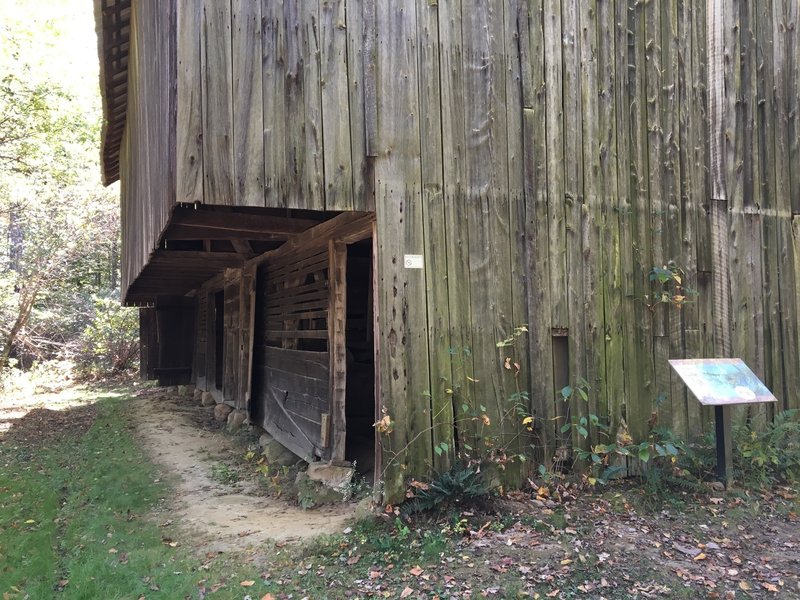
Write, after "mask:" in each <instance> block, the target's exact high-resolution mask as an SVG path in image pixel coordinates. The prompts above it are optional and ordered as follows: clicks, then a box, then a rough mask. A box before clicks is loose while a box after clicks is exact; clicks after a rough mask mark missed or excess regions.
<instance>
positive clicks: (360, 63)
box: [323, 2, 375, 210]
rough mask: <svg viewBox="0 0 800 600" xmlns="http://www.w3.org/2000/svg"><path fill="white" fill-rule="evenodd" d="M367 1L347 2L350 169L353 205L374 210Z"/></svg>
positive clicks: (359, 208)
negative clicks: (367, 93)
mask: <svg viewBox="0 0 800 600" xmlns="http://www.w3.org/2000/svg"><path fill="white" fill-rule="evenodd" d="M364 5H365V3H364V2H355V3H353V2H350V3H347V2H345V23H346V25H347V29H346V32H345V34H346V36H347V89H348V102H349V104H348V108H349V114H350V162H351V165H350V170H351V172H352V176H353V183H352V207H353V209H354V210H372V209H374V207H375V200H374V198H367V194H368V193H369V191H370V190H372V189H373V187H374V181H373V174H372V171H371V169H369V168H368V162H367V148H366V118H365V114H364V53H365V44H364V34H365V30H364V13H363V11H364ZM323 108H324V107H323Z"/></svg>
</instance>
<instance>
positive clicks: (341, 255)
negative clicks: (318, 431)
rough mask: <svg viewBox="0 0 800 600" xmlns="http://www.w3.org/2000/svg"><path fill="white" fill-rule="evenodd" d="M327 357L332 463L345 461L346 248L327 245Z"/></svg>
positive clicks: (343, 245)
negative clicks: (328, 360) (331, 418)
mask: <svg viewBox="0 0 800 600" xmlns="http://www.w3.org/2000/svg"><path fill="white" fill-rule="evenodd" d="M328 259H329V261H330V262H329V266H328V286H329V289H330V295H329V297H328V298H329V305H328V306H329V308H328V350H329V351H328V356H329V358H330V405H331V414H332V416H333V436H332V437H333V448H332V450H331V459H332V460H334V461H341V460H344V456H345V439H346V437H347V421H346V417H345V398H346V395H347V387H346V386H347V351H346V346H345V342H346V339H345V336H346V326H347V245H346V244H344V243H343V242H337V241H334V240H330V241H329V242H328Z"/></svg>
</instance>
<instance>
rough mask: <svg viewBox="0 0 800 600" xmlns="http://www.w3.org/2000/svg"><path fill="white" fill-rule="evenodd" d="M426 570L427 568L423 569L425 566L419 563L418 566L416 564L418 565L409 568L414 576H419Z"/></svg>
mask: <svg viewBox="0 0 800 600" xmlns="http://www.w3.org/2000/svg"><path fill="white" fill-rule="evenodd" d="M424 571H425V569H423V568H422V567H420V566H419V565H417V566H416V567H414V568H413V569H409V570H408V572H409V573H410V574H411V575H413V576H414V577H419V576H420V575H422V573H423V572H424Z"/></svg>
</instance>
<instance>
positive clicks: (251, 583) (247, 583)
mask: <svg viewBox="0 0 800 600" xmlns="http://www.w3.org/2000/svg"><path fill="white" fill-rule="evenodd" d="M255 584H256V582H255V581H253V580H252V579H246V580H245V581H242V582H240V583H239V585H240V586H242V587H252V586H254V585H255Z"/></svg>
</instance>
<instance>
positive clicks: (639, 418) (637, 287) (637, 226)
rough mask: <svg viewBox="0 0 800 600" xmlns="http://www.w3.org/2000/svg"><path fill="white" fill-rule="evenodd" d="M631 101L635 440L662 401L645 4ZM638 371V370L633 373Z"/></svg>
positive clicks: (636, 33) (639, 11) (630, 407)
mask: <svg viewBox="0 0 800 600" xmlns="http://www.w3.org/2000/svg"><path fill="white" fill-rule="evenodd" d="M627 30H628V36H629V40H628V97H629V99H630V104H629V106H630V130H631V137H630V163H629V164H630V176H629V182H630V186H631V195H632V211H631V213H630V219H631V229H632V232H633V236H632V237H633V243H632V244H631V252H632V256H631V260H632V264H633V275H634V277H633V290H632V293H633V295H632V296H630V300H629V302H630V301H632V302H633V303H634V308H633V317H634V320H633V322H634V323H635V326H634V327H632V328H631V329H632V333H633V337H632V338H630V343H631V346H630V348H629V351H628V352H627V356H628V357H629V365H630V366H626V369H625V371H626V375H627V377H628V378H629V379H628V390H629V396H628V404H627V406H626V410H625V413H626V418H627V420H628V425H629V428H630V432H631V435H632V436H633V437H634V439H642V437H643V436H644V435H645V434H646V431H645V427H644V423H645V422H646V421H647V418H648V415H649V412H650V403H651V401H652V400H653V399H654V398H655V397H656V396H657V393H658V392H656V391H655V388H656V385H655V366H654V362H653V341H652V335H653V324H652V314H651V313H650V311H649V309H647V308H646V306H645V302H643V300H645V301H646V296H647V295H648V294H649V293H650V283H649V281H648V273H649V272H650V269H651V268H652V265H653V263H652V249H651V248H652V222H651V210H650V179H649V176H648V174H649V172H650V166H649V153H648V148H649V144H648V121H647V111H648V106H647V98H648V96H647V89H646V83H647V68H646V64H647V55H646V50H645V49H646V46H647V43H648V37H647V35H646V30H645V6H644V5H643V4H642V3H641V2H636V1H635V0H631V1H629V2H628V19H627ZM634 365H637V366H638V368H634Z"/></svg>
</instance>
